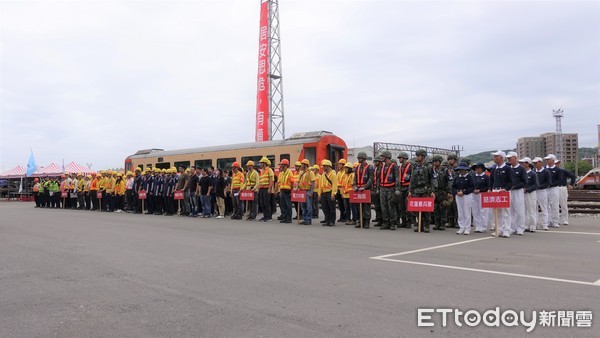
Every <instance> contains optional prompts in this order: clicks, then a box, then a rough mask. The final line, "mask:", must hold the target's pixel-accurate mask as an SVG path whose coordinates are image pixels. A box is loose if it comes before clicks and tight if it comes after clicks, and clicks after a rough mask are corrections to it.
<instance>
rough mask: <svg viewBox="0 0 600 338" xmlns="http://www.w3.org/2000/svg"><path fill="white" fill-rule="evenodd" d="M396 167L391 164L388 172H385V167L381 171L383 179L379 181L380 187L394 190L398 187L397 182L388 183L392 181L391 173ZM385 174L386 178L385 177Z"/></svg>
mask: <svg viewBox="0 0 600 338" xmlns="http://www.w3.org/2000/svg"><path fill="white" fill-rule="evenodd" d="M395 166H396V165H395V164H394V163H393V162H390V166H389V167H388V168H387V170H385V167H384V168H382V169H381V177H380V180H379V186H381V187H383V188H393V187H395V186H396V182H388V181H389V179H390V173H391V172H392V169H393V168H394V167H395ZM384 173H385V176H384Z"/></svg>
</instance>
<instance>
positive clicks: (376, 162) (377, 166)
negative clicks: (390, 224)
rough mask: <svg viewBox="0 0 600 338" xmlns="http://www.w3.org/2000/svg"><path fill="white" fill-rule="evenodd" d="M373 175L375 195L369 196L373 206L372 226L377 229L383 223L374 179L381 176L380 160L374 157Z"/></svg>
mask: <svg viewBox="0 0 600 338" xmlns="http://www.w3.org/2000/svg"><path fill="white" fill-rule="evenodd" d="M373 166H374V167H375V168H374V169H373V172H374V173H373V175H374V177H375V179H374V180H373V182H374V186H375V189H374V190H375V193H373V194H372V195H371V197H372V199H373V201H372V202H373V205H374V206H375V224H374V225H373V226H376V227H379V226H381V224H382V223H383V219H382V218H381V198H380V197H381V196H380V195H379V180H378V179H376V178H377V177H379V175H380V174H381V160H380V159H379V158H378V157H377V155H375V156H374V157H373Z"/></svg>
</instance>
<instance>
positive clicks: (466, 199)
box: [452, 162, 475, 235]
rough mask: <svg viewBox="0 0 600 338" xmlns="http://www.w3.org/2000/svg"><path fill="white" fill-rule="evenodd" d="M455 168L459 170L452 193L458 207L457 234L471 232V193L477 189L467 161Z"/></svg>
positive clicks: (453, 182)
mask: <svg viewBox="0 0 600 338" xmlns="http://www.w3.org/2000/svg"><path fill="white" fill-rule="evenodd" d="M454 170H456V171H458V176H455V177H454V180H453V181H452V194H453V195H454V199H455V201H456V209H457V211H458V226H459V229H458V231H457V232H456V234H457V235H463V234H464V235H469V234H471V206H472V204H473V197H472V196H471V194H472V193H473V191H474V190H475V182H474V179H473V175H469V173H468V171H469V170H470V168H469V167H468V166H467V164H466V163H465V162H460V163H459V164H458V166H457V167H456V168H454Z"/></svg>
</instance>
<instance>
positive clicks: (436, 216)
mask: <svg viewBox="0 0 600 338" xmlns="http://www.w3.org/2000/svg"><path fill="white" fill-rule="evenodd" d="M443 161H444V158H443V157H442V156H441V155H434V156H433V157H432V162H433V165H432V166H431V174H432V178H431V187H432V189H433V192H434V193H435V206H434V211H433V224H434V227H433V230H445V229H446V210H447V206H448V205H449V204H448V201H450V203H451V201H452V200H453V198H452V185H451V184H452V183H451V182H450V180H449V177H448V170H446V169H445V168H444V167H443V166H442V162H443Z"/></svg>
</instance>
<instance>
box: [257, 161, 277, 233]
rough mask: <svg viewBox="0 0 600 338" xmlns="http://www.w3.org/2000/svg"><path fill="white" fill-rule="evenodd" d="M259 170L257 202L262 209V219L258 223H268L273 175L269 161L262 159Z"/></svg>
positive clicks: (270, 216) (270, 219)
mask: <svg viewBox="0 0 600 338" xmlns="http://www.w3.org/2000/svg"><path fill="white" fill-rule="evenodd" d="M259 162H260V164H261V170H260V175H259V178H258V188H259V190H258V201H259V204H260V207H261V208H262V212H263V218H261V219H260V221H263V222H270V221H272V220H273V212H272V211H271V194H272V193H273V189H274V181H275V173H273V169H271V161H270V160H269V159H268V158H266V157H263V158H261V159H260V161H259Z"/></svg>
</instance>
